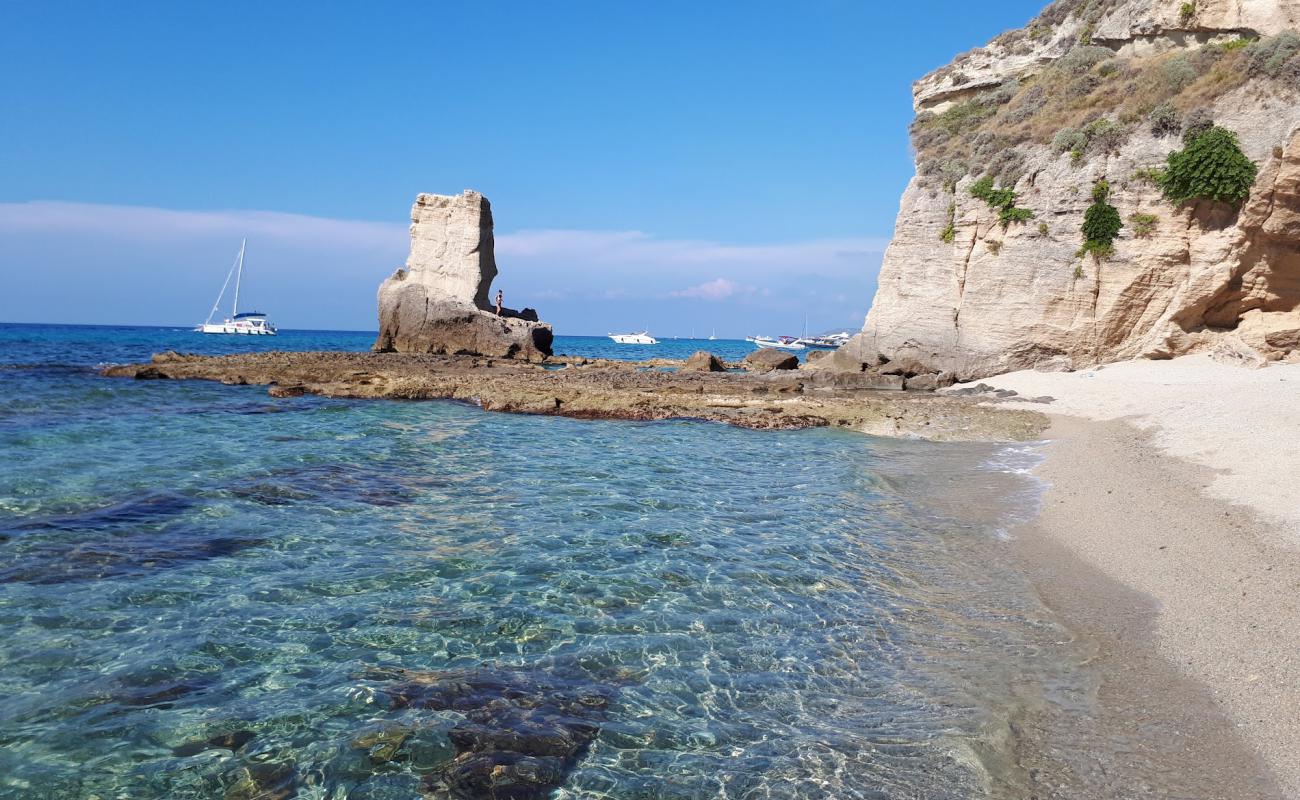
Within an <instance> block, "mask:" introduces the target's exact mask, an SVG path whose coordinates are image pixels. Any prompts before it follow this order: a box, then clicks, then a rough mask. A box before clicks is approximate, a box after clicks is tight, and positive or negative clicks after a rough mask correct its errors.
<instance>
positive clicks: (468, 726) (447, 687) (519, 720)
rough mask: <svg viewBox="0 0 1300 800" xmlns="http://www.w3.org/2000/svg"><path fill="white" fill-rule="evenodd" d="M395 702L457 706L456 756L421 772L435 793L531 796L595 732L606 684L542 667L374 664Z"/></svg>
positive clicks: (557, 775)
mask: <svg viewBox="0 0 1300 800" xmlns="http://www.w3.org/2000/svg"><path fill="white" fill-rule="evenodd" d="M378 674H380V675H389V676H392V677H394V678H398V679H399V681H398V682H397V683H394V684H393V685H391V686H389V687H387V688H386V689H385V693H386V694H387V695H388V696H389V697H390V698H391V699H392V701H393V704H394V706H395V707H397V708H414V709H427V710H431V711H457V712H460V713H461V714H463V715H464V716H465V719H464V720H463V721H461V722H459V723H457V724H456V725H455V726H454V727H453V728H452V729H451V730H450V731H448V737H449V738H450V740H451V742H452V745H453V746H454V748H455V751H456V757H455V759H454V760H453V761H451V762H450V763H449V764H447V765H446V766H445V767H444V768H442V769H439V770H437V771H435V772H433V773H431V774H429V775H427V776H425V779H424V785H425V790H426V791H428V792H430V793H433V794H434V795H435V796H447V795H449V796H451V797H456V798H493V799H494V800H534V799H535V798H536V799H540V798H544V797H547V796H549V795H550V792H551V791H552V790H553V789H555V788H557V787H558V786H560V785H561V784H562V783H563V782H564V779H565V778H566V777H567V776H568V774H569V773H570V772H571V771H572V770H573V768H574V766H575V765H576V764H577V762H578V760H579V759H580V758H581V757H582V755H583V754H584V753H585V752H586V750H587V747H588V746H589V745H590V744H591V742H592V741H594V740H595V738H596V736H597V735H598V734H599V733H600V725H601V723H602V722H603V721H604V719H605V712H606V710H607V709H608V708H609V704H610V699H611V696H612V694H613V691H614V689H613V687H611V686H608V685H600V684H591V683H585V682H583V681H580V680H572V679H568V678H563V677H560V676H557V675H553V674H549V673H520V672H505V671H489V670H482V671H470V672H462V671H456V672H451V671H449V672H429V673H419V672H408V671H405V670H397V671H386V670H385V671H380V672H379V673H378Z"/></svg>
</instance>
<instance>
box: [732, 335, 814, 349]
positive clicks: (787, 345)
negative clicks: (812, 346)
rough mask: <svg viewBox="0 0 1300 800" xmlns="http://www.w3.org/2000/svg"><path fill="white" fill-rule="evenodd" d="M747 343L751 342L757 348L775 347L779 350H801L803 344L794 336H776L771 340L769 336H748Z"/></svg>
mask: <svg viewBox="0 0 1300 800" xmlns="http://www.w3.org/2000/svg"><path fill="white" fill-rule="evenodd" d="M745 341H747V342H753V343H754V344H755V345H757V346H759V347H775V348H777V349H780V350H803V349H804V344H803V342H802V341H801V340H800V339H799V338H797V337H795V336H778V337H777V338H775V339H773V338H772V337H770V336H748V337H746V338H745Z"/></svg>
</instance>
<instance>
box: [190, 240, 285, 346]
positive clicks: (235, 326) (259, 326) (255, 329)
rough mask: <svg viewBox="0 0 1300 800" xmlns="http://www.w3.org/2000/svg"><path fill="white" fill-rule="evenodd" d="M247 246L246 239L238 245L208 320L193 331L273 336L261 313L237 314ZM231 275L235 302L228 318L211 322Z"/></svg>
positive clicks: (270, 327)
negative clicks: (236, 254)
mask: <svg viewBox="0 0 1300 800" xmlns="http://www.w3.org/2000/svg"><path fill="white" fill-rule="evenodd" d="M247 246H248V240H247V239H245V240H244V241H243V242H241V243H240V245H239V256H238V257H236V258H235V263H234V264H233V265H232V266H231V267H230V272H228V273H226V282H225V283H223V284H221V294H219V295H217V301H216V302H215V303H213V304H212V310H211V311H209V312H208V318H207V319H206V320H204V321H203V324H202V325H200V326H198V327H197V328H195V329H194V330H196V331H199V332H200V333H234V334H244V335H247V336H274V335H275V326H274V325H272V324H271V323H270V322H268V321H267V319H266V315H265V314H263V313H262V312H261V311H245V312H244V313H242V314H241V313H239V283H240V280H241V279H242V278H243V277H244V250H245V248H246V247H247ZM232 275H233V276H234V278H235V302H234V303H232V304H231V305H230V316H229V317H227V318H226V320H225V321H224V322H213V321H212V318H213V317H215V316H216V315H217V308H218V307H219V306H220V305H221V298H223V297H225V296H226V287H228V286H229V285H230V278H231V276H232Z"/></svg>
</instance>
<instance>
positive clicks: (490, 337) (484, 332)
mask: <svg viewBox="0 0 1300 800" xmlns="http://www.w3.org/2000/svg"><path fill="white" fill-rule="evenodd" d="M493 241H494V240H493V236H492V206H491V205H490V204H489V203H488V201H487V198H486V197H484V196H483V195H482V194H479V193H478V192H474V191H469V190H466V191H465V192H464V193H463V194H460V195H456V196H446V195H437V194H421V195H419V196H417V197H416V198H415V205H414V206H412V208H411V251H410V254H409V255H408V256H407V259H406V266H405V268H403V269H399V270H397V272H395V273H393V276H392V277H390V278H388V280H386V281H384V282H383V283H382V284H380V286H379V338H378V340H376V342H375V346H374V349H375V350H376V351H380V352H400V353H440V354H465V355H481V356H492V357H496V358H523V359H530V360H531V359H534V358H540V357H542V356H549V355H550V354H551V341H552V334H551V327H550V326H549V325H547V324H545V323H541V322H538V321H537V313H536V312H534V311H532V310H531V309H524V310H523V311H522V312H516V311H513V310H510V309H502V313H501V314H499V315H498V314H497V313H495V309H494V308H492V309H491V310H489V309H490V306H489V293H490V292H491V290H492V280H493V279H494V278H495V277H496V274H497V265H496V259H495V257H494V252H493Z"/></svg>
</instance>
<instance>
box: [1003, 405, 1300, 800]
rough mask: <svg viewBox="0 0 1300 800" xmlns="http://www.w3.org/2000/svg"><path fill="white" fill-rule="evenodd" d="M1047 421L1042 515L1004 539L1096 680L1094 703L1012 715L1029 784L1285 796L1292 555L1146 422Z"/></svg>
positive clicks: (1291, 678) (1291, 774)
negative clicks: (1082, 709)
mask: <svg viewBox="0 0 1300 800" xmlns="http://www.w3.org/2000/svg"><path fill="white" fill-rule="evenodd" d="M1051 419H1052V424H1051V427H1050V428H1049V430H1048V432H1047V434H1046V438H1047V439H1048V444H1046V445H1045V451H1046V459H1045V460H1044V461H1043V462H1042V463H1041V464H1040V465H1039V466H1038V467H1037V468H1035V469H1034V470H1033V472H1034V474H1035V475H1036V476H1037V477H1038V478H1040V479H1042V480H1044V481H1045V482H1046V486H1045V489H1044V493H1043V495H1042V497H1041V502H1040V507H1039V513H1038V515H1037V516H1036V517H1035V518H1034V519H1032V520H1030V521H1028V522H1025V523H1022V524H1020V525H1018V526H1016V527H1015V528H1014V529H1013V532H1012V537H1011V541H1010V543H1009V544H1010V548H1011V554H1012V558H1013V559H1015V560H1016V561H1018V562H1019V564H1020V565H1021V566H1022V568H1023V569H1024V570H1025V572H1026V574H1027V575H1028V577H1029V579H1030V581H1031V583H1032V585H1033V586H1034V588H1035V590H1036V591H1037V592H1038V593H1039V596H1040V598H1041V599H1042V600H1043V602H1044V604H1045V605H1046V606H1047V607H1048V608H1049V609H1051V610H1052V611H1053V612H1054V613H1055V614H1056V615H1057V616H1058V617H1059V619H1060V621H1061V622H1062V623H1063V624H1064V625H1065V626H1066V628H1067V629H1068V630H1069V631H1070V632H1071V634H1072V635H1073V636H1074V637H1075V644H1076V645H1077V646H1078V647H1079V649H1080V652H1081V653H1083V654H1085V656H1084V657H1085V660H1086V663H1088V664H1089V665H1090V666H1091V667H1092V669H1093V670H1095V672H1096V673H1097V676H1098V679H1099V684H1098V686H1097V692H1096V698H1095V699H1096V703H1095V709H1094V713H1093V715H1091V716H1084V717H1082V718H1081V716H1080V715H1079V714H1078V713H1077V710H1074V711H1072V712H1067V711H1065V710H1063V709H1058V710H1056V711H1055V712H1048V713H1046V714H1042V715H1036V716H1031V717H1030V718H1029V719H1027V720H1025V721H1024V725H1025V727H1026V732H1027V733H1028V735H1022V736H1019V737H1018V738H1019V739H1020V740H1021V742H1022V748H1021V750H1022V752H1021V758H1022V764H1023V766H1024V767H1025V768H1026V770H1027V771H1028V772H1029V773H1030V774H1031V775H1036V774H1038V775H1042V776H1043V782H1042V783H1041V784H1040V785H1038V786H1036V788H1037V790H1038V796H1040V797H1061V798H1066V797H1083V796H1089V795H1087V794H1081V792H1086V791H1093V792H1095V791H1097V789H1098V788H1103V789H1104V791H1105V794H1103V795H1101V796H1103V797H1107V798H1110V797H1130V796H1133V797H1138V796H1153V795H1152V794H1151V793H1150V792H1149V791H1147V789H1146V788H1145V787H1146V786H1147V784H1148V782H1150V783H1154V784H1155V787H1156V788H1155V791H1156V792H1157V794H1155V795H1154V796H1169V797H1197V798H1223V800H1254V799H1255V798H1259V799H1260V800H1264V799H1265V798H1267V799H1268V800H1280V799H1283V798H1288V797H1295V796H1300V721H1297V720H1296V715H1295V709H1296V708H1300V677H1298V676H1300V630H1297V628H1296V626H1295V624H1294V623H1295V621H1296V619H1297V618H1298V615H1297V613H1296V609H1297V604H1298V603H1300V598H1298V596H1297V592H1296V589H1297V588H1298V587H1300V552H1297V551H1296V550H1295V549H1294V548H1293V547H1289V546H1288V545H1287V541H1286V539H1285V538H1284V536H1283V534H1282V532H1281V531H1280V530H1279V529H1278V528H1277V526H1275V525H1274V524H1272V521H1271V520H1270V519H1266V518H1264V517H1262V516H1260V515H1257V514H1255V513H1253V512H1252V511H1250V510H1248V509H1245V508H1243V507H1242V506H1240V505H1232V504H1229V503H1227V502H1225V501H1224V500H1221V499H1219V498H1217V497H1212V496H1210V495H1209V494H1208V493H1207V491H1206V489H1207V488H1208V487H1209V485H1210V483H1211V479H1212V478H1213V477H1214V476H1213V473H1212V472H1211V471H1210V470H1209V469H1207V468H1205V467H1201V466H1199V465H1195V464H1191V463H1188V462H1185V461H1183V460H1181V459H1178V458H1175V457H1172V456H1169V455H1166V454H1164V453H1163V452H1162V451H1161V450H1160V449H1159V448H1158V447H1157V446H1156V445H1155V443H1154V442H1153V441H1152V440H1153V435H1152V434H1151V433H1150V432H1142V431H1139V430H1138V429H1136V428H1135V427H1134V426H1132V425H1130V424H1128V423H1126V422H1120V421H1091V420H1086V419H1080V418H1077V417H1069V416H1061V415H1056V414H1053V415H1052V416H1051ZM1078 749H1082V750H1083V751H1085V754H1084V756H1083V757H1079V758H1075V759H1073V760H1071V759H1061V758H1059V757H1054V756H1053V753H1056V754H1058V756H1059V754H1060V753H1063V752H1069V751H1070V750H1078ZM1094 749H1095V750H1097V751H1099V752H1100V755H1101V756H1102V757H1104V758H1105V763H1104V764H1103V763H1102V758H1090V757H1088V756H1087V752H1088V751H1091V750H1094ZM1062 763H1064V764H1065V765H1066V768H1065V770H1064V771H1063V772H1061V771H1058V770H1057V769H1055V768H1054V767H1057V766H1058V765H1060V764H1062ZM1090 764H1092V765H1093V767H1092V768H1090V767H1089V765H1090ZM1153 773H1157V774H1153ZM1036 783H1037V781H1036Z"/></svg>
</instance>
